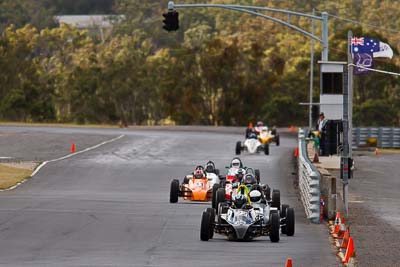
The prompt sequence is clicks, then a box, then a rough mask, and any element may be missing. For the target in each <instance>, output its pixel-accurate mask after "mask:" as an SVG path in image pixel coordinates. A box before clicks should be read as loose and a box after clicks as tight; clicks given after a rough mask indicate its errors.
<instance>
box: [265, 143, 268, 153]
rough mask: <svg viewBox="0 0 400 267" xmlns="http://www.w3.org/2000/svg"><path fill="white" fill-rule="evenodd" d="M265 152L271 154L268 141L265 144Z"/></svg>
mask: <svg viewBox="0 0 400 267" xmlns="http://www.w3.org/2000/svg"><path fill="white" fill-rule="evenodd" d="M264 154H265V155H269V144H267V143H266V144H265V145H264Z"/></svg>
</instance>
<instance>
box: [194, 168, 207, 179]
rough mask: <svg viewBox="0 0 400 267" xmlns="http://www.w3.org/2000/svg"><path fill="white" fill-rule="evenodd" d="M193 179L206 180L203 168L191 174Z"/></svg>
mask: <svg viewBox="0 0 400 267" xmlns="http://www.w3.org/2000/svg"><path fill="white" fill-rule="evenodd" d="M193 178H195V179H201V178H206V174H205V172H204V170H203V168H200V167H197V168H196V169H195V170H194V172H193Z"/></svg>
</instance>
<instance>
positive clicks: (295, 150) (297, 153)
mask: <svg viewBox="0 0 400 267" xmlns="http://www.w3.org/2000/svg"><path fill="white" fill-rule="evenodd" d="M298 156H299V147H298V146H296V148H295V149H294V157H295V158H297V157H298Z"/></svg>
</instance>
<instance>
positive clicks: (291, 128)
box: [289, 125, 294, 133]
mask: <svg viewBox="0 0 400 267" xmlns="http://www.w3.org/2000/svg"><path fill="white" fill-rule="evenodd" d="M289 130H290V132H291V133H293V132H294V126H293V125H290V128H289Z"/></svg>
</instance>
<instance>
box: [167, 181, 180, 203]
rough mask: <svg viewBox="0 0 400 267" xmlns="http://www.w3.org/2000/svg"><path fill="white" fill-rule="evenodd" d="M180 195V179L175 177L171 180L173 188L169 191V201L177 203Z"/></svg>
mask: <svg viewBox="0 0 400 267" xmlns="http://www.w3.org/2000/svg"><path fill="white" fill-rule="evenodd" d="M178 195H179V180H177V179H174V180H172V181H171V189H170V192H169V202H170V203H176V202H178Z"/></svg>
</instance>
